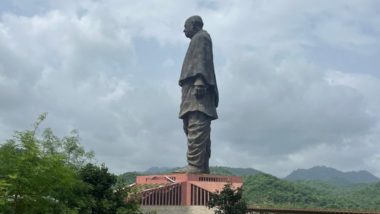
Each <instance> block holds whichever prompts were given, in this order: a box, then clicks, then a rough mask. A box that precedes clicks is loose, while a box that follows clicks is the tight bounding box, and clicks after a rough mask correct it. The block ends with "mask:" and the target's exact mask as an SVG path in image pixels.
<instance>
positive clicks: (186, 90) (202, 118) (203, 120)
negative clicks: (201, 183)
mask: <svg viewBox="0 0 380 214" xmlns="http://www.w3.org/2000/svg"><path fill="white" fill-rule="evenodd" d="M197 78H202V80H203V82H204V83H205V86H206V93H205V95H204V96H203V97H201V98H196V97H195V87H194V86H193V84H194V81H195V80H196V79H197ZM179 85H180V86H181V87H182V102H181V108H180V113H179V117H180V118H181V119H183V122H184V131H185V134H186V136H187V139H188V142H187V143H188V151H187V161H188V164H189V165H192V166H195V167H198V168H200V169H203V170H208V168H209V166H208V162H209V158H210V155H211V148H210V147H211V141H210V131H211V128H210V125H211V120H215V119H217V118H218V115H217V112H216V107H217V106H218V102H219V95H218V87H217V84H216V79H215V72H214V63H213V53H212V42H211V38H210V35H209V34H208V33H207V32H206V31H204V30H200V31H198V32H197V33H196V34H195V35H194V36H193V37H192V39H191V42H190V44H189V48H188V50H187V53H186V56H185V59H184V62H183V66H182V70H181V76H180V79H179Z"/></svg>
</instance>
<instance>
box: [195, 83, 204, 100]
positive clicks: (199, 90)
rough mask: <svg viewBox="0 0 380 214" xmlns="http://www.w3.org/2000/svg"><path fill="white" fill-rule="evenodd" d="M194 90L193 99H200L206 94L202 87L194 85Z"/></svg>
mask: <svg viewBox="0 0 380 214" xmlns="http://www.w3.org/2000/svg"><path fill="white" fill-rule="evenodd" d="M194 90H195V97H196V98H197V99H201V98H202V97H204V96H205V94H206V87H205V86H203V85H195V86H194Z"/></svg>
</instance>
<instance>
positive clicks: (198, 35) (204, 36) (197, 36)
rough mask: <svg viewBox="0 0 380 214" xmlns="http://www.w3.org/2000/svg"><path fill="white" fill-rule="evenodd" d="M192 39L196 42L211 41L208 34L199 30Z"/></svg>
mask: <svg viewBox="0 0 380 214" xmlns="http://www.w3.org/2000/svg"><path fill="white" fill-rule="evenodd" d="M193 38H194V39H196V40H198V39H199V40H202V39H206V40H211V37H210V34H209V33H208V32H207V31H205V30H200V31H199V32H198V33H196V34H195V35H194V37H193Z"/></svg>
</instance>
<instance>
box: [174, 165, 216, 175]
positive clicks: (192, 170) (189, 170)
mask: <svg viewBox="0 0 380 214" xmlns="http://www.w3.org/2000/svg"><path fill="white" fill-rule="evenodd" d="M174 173H187V174H209V173H210V171H209V170H204V169H200V168H198V167H195V166H191V165H187V166H185V167H183V168H180V169H178V170H176V171H174Z"/></svg>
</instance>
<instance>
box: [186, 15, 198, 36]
mask: <svg viewBox="0 0 380 214" xmlns="http://www.w3.org/2000/svg"><path fill="white" fill-rule="evenodd" d="M202 28H203V21H202V18H201V17H200V16H191V17H189V18H188V19H186V22H185V29H184V30H183V32H184V33H185V35H186V37H187V38H190V39H191V38H193V36H194V35H195V34H196V33H197V32H198V31H200V30H202Z"/></svg>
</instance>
